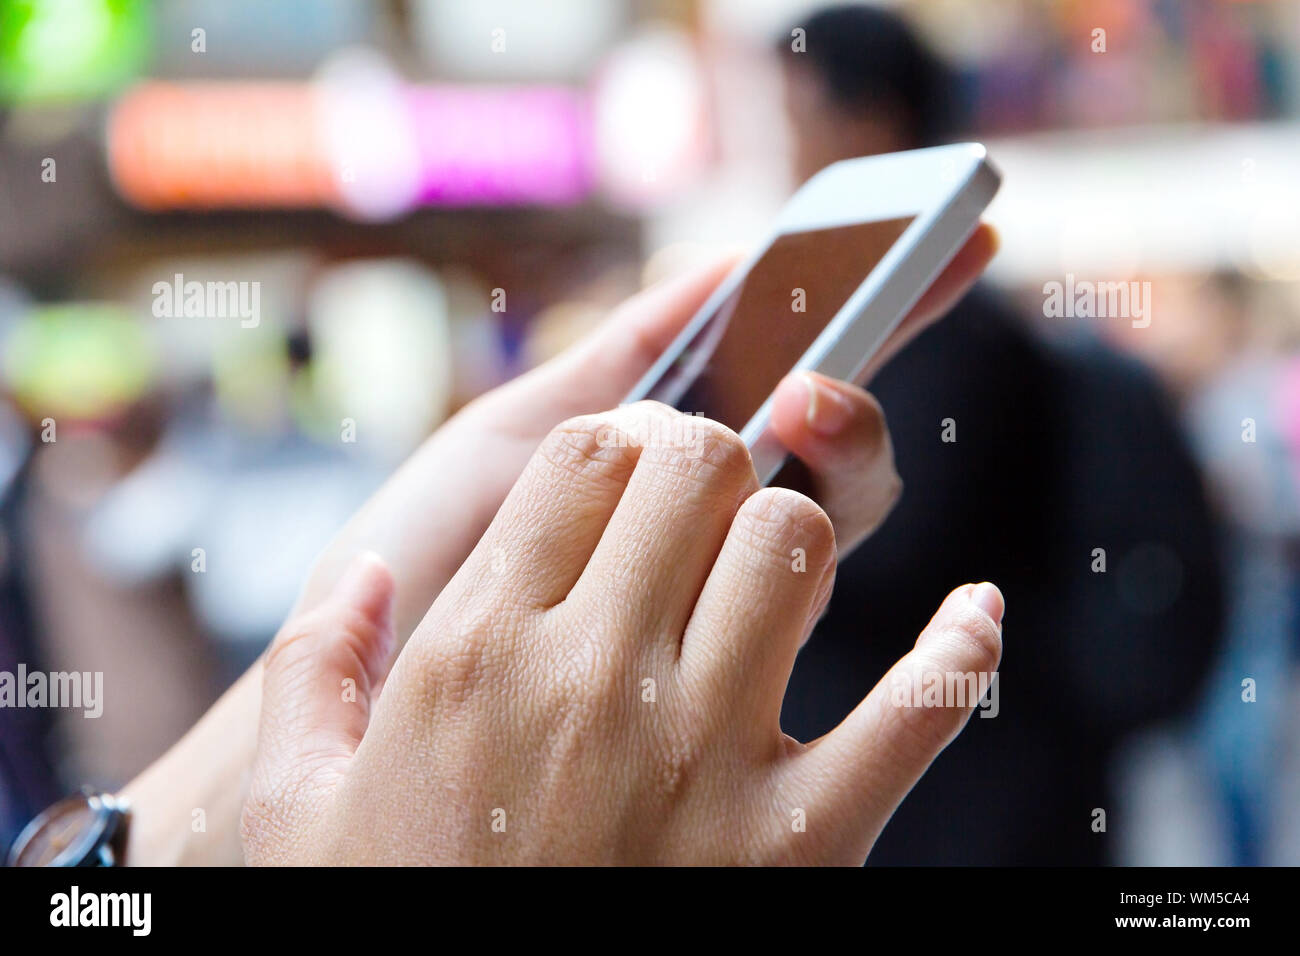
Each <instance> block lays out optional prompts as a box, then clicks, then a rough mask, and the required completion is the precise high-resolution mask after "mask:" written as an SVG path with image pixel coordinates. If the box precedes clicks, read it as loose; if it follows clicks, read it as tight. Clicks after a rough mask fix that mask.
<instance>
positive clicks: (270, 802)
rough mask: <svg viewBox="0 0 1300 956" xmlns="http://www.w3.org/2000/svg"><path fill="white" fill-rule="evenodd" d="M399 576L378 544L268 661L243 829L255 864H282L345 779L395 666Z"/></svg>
mask: <svg viewBox="0 0 1300 956" xmlns="http://www.w3.org/2000/svg"><path fill="white" fill-rule="evenodd" d="M395 643H396V642H395V638H394V632H393V577H392V574H391V573H390V572H389V570H388V568H387V566H386V565H385V564H384V563H383V561H382V560H381V559H380V558H379V557H378V555H375V554H373V553H370V552H364V553H362V554H360V555H358V556H357V557H356V558H354V559H353V561H352V563H351V564H350V565H349V566H348V568H347V570H346V571H345V572H344V573H343V576H342V577H341V578H340V579H339V582H338V584H337V585H336V586H335V588H334V591H333V593H331V594H330V595H329V596H328V597H327V598H326V599H325V600H324V601H323V602H321V603H320V604H318V605H316V606H315V607H313V608H312V609H311V610H309V611H307V612H305V613H302V614H299V615H297V616H295V617H292V618H290V619H289V620H288V621H287V622H286V623H285V625H284V627H283V628H281V630H280V633H279V634H277V635H276V638H275V640H274V641H273V642H272V643H271V647H270V649H269V650H268V651H267V653H266V657H265V660H264V674H263V679H262V681H263V682H262V717H261V726H260V728H259V731H258V747H257V757H256V759H255V761H254V764H253V779H252V782H251V784H250V787H249V798H248V802H247V803H246V805H245V807H244V816H243V835H244V843H245V852H246V855H247V856H248V857H249V862H250V863H255V862H274V861H275V859H276V856H277V851H278V850H287V849H288V847H287V846H283V841H285V840H286V839H290V838H291V837H292V835H293V834H294V833H296V832H297V831H299V830H300V824H301V822H302V821H303V820H305V819H307V817H308V815H309V814H312V813H313V812H315V811H317V810H319V809H320V807H321V806H322V805H323V804H324V803H325V802H326V801H327V800H328V798H329V795H330V794H331V793H332V791H333V790H334V787H335V786H336V785H337V784H338V781H339V780H340V779H341V777H342V775H343V773H344V772H345V770H346V768H347V764H348V761H349V760H350V759H351V757H352V754H353V753H354V752H355V751H356V749H357V745H358V744H359V743H360V742H361V738H362V736H364V734H365V732H366V727H367V726H368V725H369V723H370V710H371V707H372V706H373V705H374V703H375V702H376V701H377V700H378V698H379V691H380V688H381V687H382V684H383V681H384V678H385V676H386V675H387V674H388V670H389V667H390V665H391V657H392V652H393V648H394V645H395Z"/></svg>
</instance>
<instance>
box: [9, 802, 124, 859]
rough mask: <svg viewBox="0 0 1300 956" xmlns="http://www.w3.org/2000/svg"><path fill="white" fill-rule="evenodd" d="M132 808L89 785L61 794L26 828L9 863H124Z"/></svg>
mask: <svg viewBox="0 0 1300 956" xmlns="http://www.w3.org/2000/svg"><path fill="white" fill-rule="evenodd" d="M129 823H130V808H129V807H128V806H127V803H126V801H125V800H123V799H122V798H121V797H115V796H113V794H111V793H102V792H100V791H97V790H92V789H91V788H89V787H86V788H83V789H82V791H81V792H80V793H77V794H74V795H73V796H71V797H67V798H65V799H63V800H60V801H59V802H58V803H56V804H54V806H52V807H50V808H49V809H48V810H45V811H44V812H42V813H41V814H39V815H38V816H37V817H36V818H35V819H34V820H32V822H31V823H29V824H27V826H25V827H24V828H23V832H22V833H20V834H18V839H17V840H15V841H14V845H13V847H12V848H11V849H10V850H9V860H8V863H9V865H10V866H123V865H124V863H125V856H126V833H127V826H128V825H129Z"/></svg>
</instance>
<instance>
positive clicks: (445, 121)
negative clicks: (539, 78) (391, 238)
mask: <svg viewBox="0 0 1300 956" xmlns="http://www.w3.org/2000/svg"><path fill="white" fill-rule="evenodd" d="M406 96H407V104H408V108H409V109H410V112H411V128H412V132H413V134H414V137H415V146H416V152H417V154H418V157H419V164H420V189H419V193H418V198H419V201H420V202H421V203H424V204H428V205H440V206H442V205H512V204H538V203H541V204H566V203H574V202H578V201H579V200H581V199H583V198H584V197H585V196H587V195H588V194H589V193H590V192H591V190H592V187H593V184H594V180H595V170H594V149H593V148H592V137H591V123H590V111H589V106H588V102H587V99H586V97H585V95H583V94H581V93H578V92H576V91H573V90H566V89H558V88H554V89H552V88H545V89H532V88H519V87H479V88H469V89H467V88H457V87H446V86H426V87H413V88H410V89H408V90H407V92H406Z"/></svg>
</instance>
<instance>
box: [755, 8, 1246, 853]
mask: <svg viewBox="0 0 1300 956" xmlns="http://www.w3.org/2000/svg"><path fill="white" fill-rule="evenodd" d="M795 27H799V28H802V29H803V31H804V34H803V38H804V42H803V44H802V50H796V49H795V48H793V47H792V43H791V37H792V31H793V29H794V28H795ZM776 51H777V54H778V56H779V58H780V62H781V64H782V67H783V73H784V77H785V88H786V108H787V115H788V118H789V122H790V124H791V127H792V129H793V131H794V134H795V136H794V167H795V173H796V176H797V178H798V179H799V180H800V181H802V180H803V179H806V178H807V177H809V176H811V175H812V174H814V173H816V172H817V171H818V170H819V169H821V168H822V167H823V166H824V165H826V164H828V163H831V162H834V161H837V160H841V159H848V158H852V157H857V156H864V155H871V154H874V153H880V152H887V151H897V150H904V149H912V148H917V147H923V146H932V145H938V144H941V143H944V142H950V141H952V140H953V138H954V133H955V130H956V125H957V122H958V115H957V112H956V110H955V109H954V104H956V103H957V102H958V96H957V91H956V89H955V85H954V84H955V80H954V76H953V74H952V71H951V70H950V69H949V68H948V67H947V66H946V65H945V64H944V63H943V62H941V61H940V60H939V59H938V58H937V57H936V56H935V55H934V54H933V53H932V52H931V51H930V50H928V49H927V48H926V47H925V46H924V45H923V44H922V43H921V42H920V40H919V39H918V38H917V36H916V34H915V33H914V32H913V31H912V30H911V29H910V28H909V27H908V26H907V25H906V24H905V23H904V22H903V21H902V20H901V19H899V18H898V17H897V16H896V15H894V14H892V13H889V12H886V11H883V10H879V9H875V8H870V7H865V6H854V5H846V6H837V7H830V8H826V9H823V10H820V11H817V12H814V13H812V14H811V15H809V16H807V17H806V18H804V19H801V20H799V21H798V22H797V23H795V24H792V25H791V30H787V31H786V32H785V33H784V34H783V35H782V36H781V37H779V38H778V39H777V42H776ZM872 391H873V394H875V395H876V396H877V397H878V398H879V400H880V402H881V404H882V406H883V407H884V409H885V412H886V414H887V416H888V418H889V422H890V431H891V434H892V436H893V441H894V448H895V455H896V458H897V461H898V470H899V473H900V474H901V475H902V477H903V480H904V482H905V491H904V493H903V495H902V497H901V499H900V501H899V504H898V506H897V507H896V508H895V509H894V511H893V512H892V513H891V514H890V516H889V518H888V519H887V520H886V521H885V523H884V525H883V526H882V527H881V528H880V529H879V530H878V531H877V532H876V534H875V535H874V536H873V537H872V539H871V541H870V542H869V543H868V545H867V546H865V547H863V548H862V549H860V550H859V551H858V552H857V553H856V554H855V555H853V556H852V557H851V558H849V559H848V560H846V561H845V562H844V563H843V564H842V565H841V568H840V572H839V574H840V579H839V584H838V585H837V590H836V596H835V599H834V600H833V601H832V602H831V606H830V610H829V612H828V613H827V615H826V617H825V618H823V620H822V621H821V623H820V625H819V626H818V628H817V630H816V632H815V634H814V636H813V638H812V640H811V641H810V642H809V643H808V645H807V646H806V647H805V648H804V650H803V651H802V653H801V654H800V656H799V659H798V661H797V663H796V665H795V668H794V673H793V676H792V679H791V684H790V690H789V693H788V695H787V697H786V702H785V707H784V710H783V713H782V726H783V727H784V728H785V730H786V731H787V732H788V733H790V734H792V735H793V736H794V737H796V738H797V739H800V740H806V739H814V738H816V737H817V736H818V735H820V734H822V733H825V732H827V731H828V730H830V729H831V728H832V727H834V726H835V725H836V723H837V722H838V720H839V718H840V715H842V714H843V713H844V712H845V710H846V709H847V708H848V707H851V706H852V705H853V702H855V701H857V700H858V699H860V698H861V696H862V693H863V692H864V689H865V688H870V687H871V686H872V685H873V684H874V683H875V681H876V680H877V679H878V678H879V677H880V675H881V674H883V673H885V671H886V670H887V669H888V667H889V666H890V663H891V662H892V661H893V660H894V658H895V657H896V656H897V654H898V651H899V649H900V648H902V647H904V646H906V642H907V640H908V638H907V637H906V635H908V634H910V633H913V632H914V631H915V629H916V628H917V627H918V626H919V625H920V624H922V623H924V621H925V620H926V617H927V615H928V610H927V600H928V598H927V595H928V594H930V593H931V592H932V591H933V589H934V588H936V587H943V586H945V583H946V582H951V583H953V584H955V583H958V582H960V581H962V580H966V579H968V576H969V575H970V574H971V573H972V569H973V568H976V567H978V568H980V569H981V573H983V574H985V575H987V576H988V577H989V578H990V579H991V580H996V581H998V583H999V586H1000V587H1001V588H1002V590H1003V593H1005V594H1006V596H1007V603H1008V606H1009V607H1010V608H1011V609H1012V610H1011V628H1010V631H1009V644H1008V648H1009V653H1008V655H1007V659H1006V664H1005V666H1004V667H1003V668H1002V671H1001V676H1000V677H999V698H1000V699H999V711H1000V712H999V713H998V715H997V717H996V718H995V719H987V720H983V719H977V720H974V721H972V724H973V726H971V727H969V728H968V729H967V731H966V733H964V734H963V735H962V736H961V737H960V738H959V739H958V740H957V741H956V742H955V743H954V744H953V746H951V747H950V748H949V749H948V750H947V752H946V753H945V754H944V756H943V757H942V758H941V759H940V760H938V761H937V762H936V763H935V765H934V766H933V768H932V769H931V771H930V772H929V773H928V774H927V775H926V777H925V778H924V779H923V780H921V782H920V783H918V785H917V787H916V789H915V790H914V791H913V794H912V796H911V798H910V799H909V800H908V801H907V803H906V804H904V805H903V807H902V808H900V810H899V811H898V813H897V814H896V815H895V817H894V819H893V822H892V823H891V824H890V826H889V828H888V829H886V831H885V832H884V834H883V835H882V836H881V838H880V840H879V842H878V843H877V845H876V848H875V849H874V850H873V852H872V856H871V862H873V863H882V864H891V863H893V864H988V865H999V864H1003V865H1005V864H1085V865H1086V864H1100V863H1105V862H1111V861H1113V860H1114V856H1113V848H1112V840H1111V838H1110V837H1108V836H1107V835H1106V834H1105V833H1098V832H1094V830H1093V829H1092V824H1093V821H1094V819H1095V817H1094V811H1095V809H1096V808H1102V809H1106V810H1108V812H1109V811H1112V810H1113V809H1114V808H1115V807H1116V804H1115V795H1114V792H1113V790H1112V788H1111V781H1110V779H1109V777H1108V770H1109V764H1110V760H1111V757H1112V754H1113V753H1114V751H1115V750H1116V748H1117V747H1118V745H1119V744H1120V743H1121V741H1123V740H1124V739H1125V738H1126V737H1127V736H1128V735H1129V734H1131V733H1132V732H1133V731H1135V730H1137V729H1138V728H1140V727H1142V726H1144V725H1146V724H1148V723H1150V722H1153V721H1156V720H1160V719H1164V718H1169V717H1173V716H1175V715H1179V714H1182V713H1184V712H1185V711H1186V709H1187V708H1188V707H1189V706H1190V705H1191V704H1192V702H1193V701H1194V700H1195V699H1196V696H1197V692H1198V688H1199V686H1200V684H1201V683H1202V681H1203V680H1204V678H1205V675H1206V672H1207V669H1208V668H1209V666H1210V662H1211V659H1212V657H1213V654H1214V650H1215V647H1216V644H1217V641H1218V638H1219V622H1220V618H1221V614H1222V609H1221V601H1222V598H1221V583H1220V576H1219V570H1218V566H1217V562H1216V551H1215V545H1214V542H1215V539H1214V534H1213V530H1212V526H1211V520H1210V514H1209V512H1208V510H1207V506H1206V502H1205V500H1204V495H1203V491H1202V487H1201V480H1200V476H1199V475H1198V473H1197V470H1196V467H1195V465H1194V464H1193V460H1192V458H1191V456H1190V454H1189V452H1188V449H1187V447H1186V444H1185V442H1184V438H1183V436H1182V435H1181V434H1180V431H1179V427H1178V425H1177V423H1176V420H1175V418H1174V416H1173V414H1172V413H1171V410H1170V408H1169V407H1168V405H1167V402H1166V399H1165V396H1164V395H1163V394H1162V392H1161V390H1160V388H1159V387H1158V386H1157V383H1156V382H1155V381H1154V380H1153V378H1152V376H1151V375H1150V374H1149V373H1148V372H1147V371H1146V370H1145V369H1144V368H1143V367H1142V366H1140V365H1139V364H1138V363H1136V362H1135V361H1132V360H1129V359H1126V358H1123V357H1121V356H1119V355H1117V354H1115V353H1113V352H1111V351H1108V350H1106V349H1104V348H1102V347H1100V346H1099V345H1097V344H1096V343H1095V342H1094V341H1092V340H1089V341H1087V342H1078V343H1070V344H1068V345H1066V344H1061V345H1049V344H1048V343H1047V342H1045V341H1043V340H1040V338H1038V337H1037V336H1036V335H1035V334H1034V333H1033V332H1032V331H1031V329H1030V328H1029V326H1028V324H1027V323H1026V322H1024V321H1023V320H1022V319H1021V318H1020V317H1019V316H1017V315H1016V314H1015V313H1014V311H1013V309H1012V308H1011V307H1010V306H1009V304H1008V302H1007V301H1006V300H1005V299H1004V298H1003V297H1002V296H1001V295H999V294H998V293H996V292H994V291H992V290H991V289H988V288H985V287H976V289H975V290H973V291H972V292H971V293H970V294H969V295H968V296H967V297H966V298H965V299H963V300H962V301H961V302H960V303H959V304H958V305H957V306H956V308H955V309H954V310H953V312H952V313H951V314H950V315H949V316H948V317H947V319H946V320H945V321H944V322H943V323H942V324H941V325H938V326H935V327H933V328H931V329H929V330H928V331H926V332H925V333H924V334H922V335H921V336H920V337H919V338H918V339H917V340H916V341H915V342H913V343H912V344H911V345H910V346H909V347H908V349H907V350H906V351H904V352H903V353H902V354H900V355H899V356H897V358H895V359H894V360H893V361H892V362H891V363H890V364H889V365H888V366H887V367H886V368H885V369H884V370H883V371H882V372H881V373H880V375H879V376H878V377H877V378H876V379H875V380H874V381H873V383H872ZM948 421H951V422H952V423H953V427H954V428H955V438H956V440H955V441H950V442H948V441H944V440H943V435H942V433H943V429H944V423H945V422H948ZM783 477H784V478H785V479H786V480H787V481H789V482H790V483H792V484H796V486H797V484H798V482H799V481H800V477H799V476H798V475H796V474H794V473H793V472H792V473H791V474H789V475H786V476H783ZM1097 549H1103V550H1104V561H1105V570H1104V572H1101V571H1098V570H1096V569H1097V568H1098V567H1099V565H1098V555H1099V551H1098V550H1097ZM868 622H869V626H868ZM990 716H991V714H990ZM1115 816H1119V814H1112V820H1113V819H1114V817H1115Z"/></svg>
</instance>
